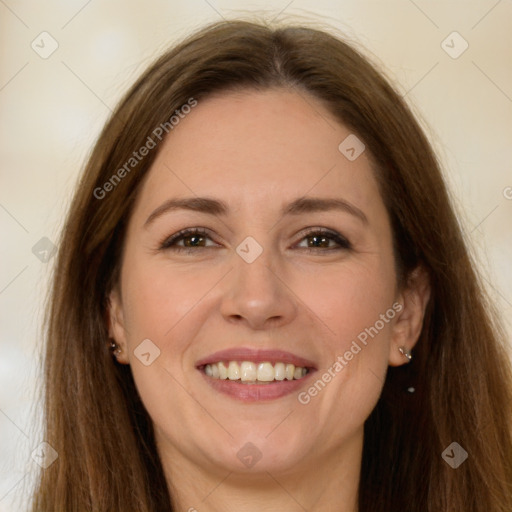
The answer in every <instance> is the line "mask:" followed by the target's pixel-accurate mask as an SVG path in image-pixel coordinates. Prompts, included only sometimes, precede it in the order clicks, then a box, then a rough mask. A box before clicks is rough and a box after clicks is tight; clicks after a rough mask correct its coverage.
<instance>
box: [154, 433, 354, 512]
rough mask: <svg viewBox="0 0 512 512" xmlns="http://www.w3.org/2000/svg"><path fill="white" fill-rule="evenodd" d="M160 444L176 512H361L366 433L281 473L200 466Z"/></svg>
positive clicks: (254, 468)
mask: <svg viewBox="0 0 512 512" xmlns="http://www.w3.org/2000/svg"><path fill="white" fill-rule="evenodd" d="M159 444H160V449H159V451H160V454H161V458H162V462H163V466H164V471H165V473H166V477H167V481H168V484H169V489H170V490H171V497H172V501H173V507H174V508H173V510H174V511H176V512H202V511H206V510H207V511H208V512H230V511H236V512H259V511H261V510H265V511H267V512H274V511H275V512H278V511H279V512H305V511H306V510H307V511H308V512H326V511H332V512H334V511H336V512H357V494H358V485H359V472H360V468H361V455H362V434H361V435H358V437H357V438H356V439H355V440H353V441H352V442H351V443H349V445H348V446H344V447H340V449H339V450H336V452H335V453H331V454H329V455H327V456H326V455H325V454H322V456H321V458H320V459H317V458H315V457H314V456H311V457H305V458H304V459H302V460H301V463H300V466H296V467H293V468H288V469H287V470H280V471H273V470H272V468H264V469H260V470H259V471H256V469H257V465H256V466H254V467H253V468H251V469H250V470H246V471H245V472H240V471H239V470H238V469H236V470H235V469H233V468H227V467H222V468H221V467H218V466H217V467H215V466H210V465H206V463H203V464H198V463H197V462H196V461H191V460H190V459H189V458H187V457H185V456H184V455H183V454H182V453H180V452H179V451H177V450H174V449H172V448H170V446H169V445H167V446H166V445H165V443H159ZM203 462H204V461H203Z"/></svg>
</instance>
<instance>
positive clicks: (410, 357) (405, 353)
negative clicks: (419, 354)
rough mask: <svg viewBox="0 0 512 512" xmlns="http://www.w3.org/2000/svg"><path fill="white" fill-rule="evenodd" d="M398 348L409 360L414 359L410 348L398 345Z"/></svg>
mask: <svg viewBox="0 0 512 512" xmlns="http://www.w3.org/2000/svg"><path fill="white" fill-rule="evenodd" d="M398 350H400V353H401V354H402V355H403V356H405V357H406V358H407V359H408V360H409V361H410V360H411V359H412V354H411V351H410V350H408V349H407V348H406V347H403V346H402V347H398Z"/></svg>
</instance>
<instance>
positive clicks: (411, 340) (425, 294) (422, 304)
mask: <svg viewBox="0 0 512 512" xmlns="http://www.w3.org/2000/svg"><path fill="white" fill-rule="evenodd" d="M429 299H430V279H429V277H428V273H427V271H426V270H425V268H424V267H422V266H418V267H416V268H415V269H414V270H413V271H412V273H411V274H410V276H409V278H408V280H407V284H406V286H405V287H404V288H403V289H402V290H401V291H400V293H399V295H398V297H397V300H396V303H398V304H400V305H401V306H402V308H401V309H400V310H399V309H398V308H396V310H397V311H398V314H397V316H396V317H395V320H394V324H393V327H392V334H391V336H392V338H391V345H390V352H389V365H390V366H401V365H402V364H405V363H407V362H408V359H407V358H406V357H405V356H404V355H403V354H402V353H401V352H400V350H399V348H400V347H405V349H406V350H409V351H411V350H412V349H413V347H414V345H416V342H417V341H418V338H419V337H420V334H421V330H422V328H423V318H424V316H425V310H426V308H427V304H428V301H429Z"/></svg>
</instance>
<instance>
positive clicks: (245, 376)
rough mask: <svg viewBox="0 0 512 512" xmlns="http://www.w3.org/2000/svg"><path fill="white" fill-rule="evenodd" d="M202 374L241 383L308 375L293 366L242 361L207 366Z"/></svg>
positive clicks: (299, 377)
mask: <svg viewBox="0 0 512 512" xmlns="http://www.w3.org/2000/svg"><path fill="white" fill-rule="evenodd" d="M204 372H205V373H206V375H208V376H209V377H213V378H214V379H229V380H241V381H242V382H251V381H252V382H254V381H260V382H272V381H273V380H284V379H286V380H293V379H302V377H304V375H306V374H307V373H308V370H307V368H303V367H302V366H297V367H296V366H295V365H293V364H286V363H275V364H274V365H273V366H272V364H271V363H269V362H264V363H252V362H250V361H243V362H242V363H241V364H238V362H237V361H229V363H224V362H223V361H220V362H218V363H213V364H207V365H206V366H205V367H204Z"/></svg>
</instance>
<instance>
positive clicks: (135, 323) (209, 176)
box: [110, 89, 429, 512]
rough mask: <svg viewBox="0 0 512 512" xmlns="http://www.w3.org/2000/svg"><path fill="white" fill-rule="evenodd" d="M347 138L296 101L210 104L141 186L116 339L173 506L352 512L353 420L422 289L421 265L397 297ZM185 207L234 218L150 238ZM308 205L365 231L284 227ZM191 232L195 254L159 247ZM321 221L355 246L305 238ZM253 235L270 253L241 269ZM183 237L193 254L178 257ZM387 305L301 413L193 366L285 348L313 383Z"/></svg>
mask: <svg viewBox="0 0 512 512" xmlns="http://www.w3.org/2000/svg"><path fill="white" fill-rule="evenodd" d="M350 133H351V132H350V130H349V129H347V128H346V127H345V126H343V125H342V124H340V123H339V122H337V121H336V120H335V119H334V118H333V117H332V116H331V114H330V113H329V112H328V111H327V110H326V109H325V107H324V106H323V105H322V104H321V103H320V102H318V101H317V100H316V99H315V98H313V97H311V96H309V95H306V94H304V93H301V94H300V95H299V94H297V93H296V92H293V91H289V90H282V89H274V90H268V91H264V92H255V91H242V92H238V93H236V94H235V93H229V94H225V95H217V96H214V97H209V98H208V99H206V100H203V101H200V102H199V103H198V105H197V106H196V107H195V108H194V109H193V110H192V111H191V113H190V114H188V115H187V116H186V118H185V119H183V120H181V122H180V124H179V125H177V126H176V127H175V128H174V130H173V131H172V133H171V136H169V137H168V138H167V139H166V140H165V141H164V142H163V143H162V144H163V146H162V147H161V151H160V153H159V155H158V157H157V159H156V161H155V162H154V164H153V166H152V168H151V170H150V171H149V173H148V175H147V177H146V179H145V181H144V183H143V185H142V188H141V190H140V192H139V196H138V199H137V202H136V205H135V209H134V211H133V215H132V217H131V219H130V222H129V226H128V231H127V238H126V241H125V242H126V245H125V251H124V254H123V260H122V267H121V277H120V283H119V286H118V287H117V288H116V289H114V290H113V291H112V293H111V296H110V303H111V307H110V331H111V336H112V337H114V339H115V340H116V341H117V343H118V344H119V345H120V347H121V354H120V355H119V356H118V360H119V361H120V362H121V363H125V364H130V365H131V369H132V372H133V375H134V378H135V382H136V385H137V388H138V390H139V393H140V395H141V397H142V400H143V402H144V405H145V407H146V408H147V411H148V413H149V414H150V416H151V418H152V420H153V423H154V425H155V431H156V437H157V444H158V449H159V453H160V456H161V459H162V462H163V465H164V470H165V472H166V475H167V477H168V480H169V483H170V486H171V493H172V496H173V499H174V502H175V506H176V509H177V510H180V511H187V510H194V509H195V510H199V511H201V510H208V511H224V512H225V511H231V510H233V511H234V510H236V511H238V512H241V511H242V512H243V511H256V510H258V511H259V510H268V511H283V510H286V511H303V510H304V509H307V510H308V511H311V512H313V511H320V510H321V511H330V510H333V511H334V510H336V511H343V512H353V511H356V510H357V488H358V482H359V471H360V463H361V453H362V443H363V425H364V422H365V420H366V418H367V417H368V416H369V414H370V413H371V411H372V409H373V408H374V406H375V404H376V402H377V400H378V398H379V395H380V393H381V391H382V386H383V382H384V379H385V374H386V371H387V368H388V365H393V366H398V365H401V364H406V363H407V359H406V358H405V357H404V356H403V355H402V354H401V353H400V352H399V350H398V347H400V346H405V347H407V348H409V349H412V348H413V346H414V344H415V342H416V341H417V339H418V336H419V334H420V331H421V326H422V321H423V315H424V311H425V307H426V304H427V301H428V297H429V286H428V283H427V281H426V277H425V274H424V273H423V272H421V271H418V272H417V273H416V274H415V278H414V279H413V280H412V282H411V284H410V286H408V288H405V289H398V288H397V284H396V274H395V269H394V260H393V253H392V237H391V227H390V222H389V216H388V214H387V211H386V209H385V206H384V203H383V201H382V198H381V196H380V194H379V190H378V187H377V183H376V181H375V179H374V177H373V173H372V168H371V161H370V155H369V154H368V151H364V152H363V153H362V154H361V155H360V156H359V157H358V158H357V159H356V160H354V161H349V160H348V159H347V158H346V157H345V156H344V155H343V154H342V153H341V152H340V151H339V150H338V145H339V144H340V142H341V141H343V140H344V139H345V138H346V137H347V136H348V135H349V134H350ZM193 196H201V197H203V196H208V197H211V198H216V199H222V200H224V201H225V202H226V203H227V204H228V206H229V208H230V211H229V213H228V215H226V216H215V215H208V214H206V213H199V212H192V211H185V210H175V211H169V212H167V213H165V214H162V215H161V216H159V217H157V218H155V219H154V220H153V221H152V222H150V223H149V225H147V226H144V223H145V222H146V220H147V219H148V217H149V216H150V215H151V213H152V212H153V211H154V210H155V209H156V208H158V207H159V206H160V205H161V204H162V203H164V202H165V201H167V200H168V199H170V198H181V197H193ZM302 196H307V197H313V196H314V197H320V198H332V197H335V198H343V199H344V200H345V201H347V202H350V203H351V204H352V205H354V206H355V207H357V208H358V209H360V210H361V211H362V212H364V215H365V216H366V218H367V221H368V222H367V223H365V222H363V221H361V220H360V219H359V218H357V217H356V216H354V215H352V214H350V213H348V212H345V211H340V210H331V211H324V212H315V213H306V214H300V215H295V216H287V217H282V216H280V215H279V211H280V209H281V207H282V206H283V205H284V204H287V203H289V202H291V201H292V200H294V199H296V198H299V197H302ZM193 227H204V228H208V230H209V232H210V234H209V235H208V236H209V237H210V238H204V239H200V241H199V243H198V242H197V239H196V240H195V245H196V247H195V248H193V249H192V251H195V252H191V253H179V252H173V251H172V250H171V249H165V250H164V249H159V246H160V245H159V244H160V242H162V240H164V239H166V238H168V237H169V236H170V235H172V234H174V233H176V232H178V231H179V230H181V229H184V228H193ZM319 227H320V228H321V227H324V228H328V229H330V230H334V231H336V232H338V233H340V234H341V235H343V236H344V237H346V238H347V239H348V240H349V241H350V243H351V244H352V248H351V249H345V248H341V249H340V250H337V251H328V250H326V249H325V247H336V246H337V244H336V242H335V241H334V240H332V241H324V242H323V243H322V242H320V243H319V242H317V243H316V245H315V244H314V240H312V237H311V236H309V237H308V238H305V236H306V233H305V230H306V229H307V228H319ZM247 236H251V237H253V238H254V239H255V240H256V241H257V242H258V243H259V245H260V246H261V247H262V248H263V252H262V254H261V255H260V256H259V257H258V258H257V259H256V260H255V261H254V262H252V263H250V264H249V263H247V262H246V261H244V260H243V259H242V258H241V257H240V256H239V255H238V254H237V252H236V248H237V246H238V245H239V244H240V243H241V242H242V241H243V240H244V239H245V238H246V237H247ZM308 241H309V243H310V244H311V242H313V248H312V252H309V253H308V252H306V248H307V247H308ZM186 242H188V245H194V243H192V244H191V243H190V242H191V239H190V238H189V239H186V240H182V241H181V242H178V245H179V246H182V247H183V246H184V245H185V243H186ZM192 242H194V240H192ZM205 246H206V247H205ZM393 303H399V304H401V305H402V306H403V308H402V310H401V312H400V313H397V314H396V315H395V316H394V318H393V319H392V320H389V322H388V323H385V325H384V328H382V329H381V330H380V331H379V332H378V334H377V335H376V336H374V337H373V338H369V342H368V344H367V345H366V346H364V347H363V349H362V350H361V351H360V352H359V353H357V355H355V356H354V358H353V359H352V360H351V361H350V362H349V363H348V364H347V366H346V367H344V369H343V370H342V371H340V372H339V373H338V374H336V377H335V378H333V379H332V380H331V382H329V383H328V384H327V385H326V386H325V388H324V389H322V391H321V392H319V393H318V394H317V396H315V397H314V398H312V399H311V401H310V402H309V403H308V404H306V405H303V404H301V403H299V401H298V399H297V393H292V394H290V395H287V396H285V397H282V398H279V399H275V400H271V401H267V402H252V403H243V402H240V401H237V400H235V399H233V398H231V397H228V396H225V395H222V394H220V393H218V392H217V391H215V390H213V389H212V388H211V387H210V386H209V385H208V384H207V383H206V382H205V379H204V377H203V376H202V375H201V373H200V372H199V371H198V370H197V369H196V368H195V363H196V362H197V361H198V360H199V359H200V358H203V357H205V356H207V355H209V354H211V353H213V352H216V351H218V350H221V349H226V348H232V347H237V346H245V347H253V348H266V349H281V350H287V351H290V352H292V353H294V354H297V355H299V356H302V357H305V358H307V359H310V360H312V361H314V362H315V366H316V368H317V371H318V373H317V375H318V376H321V375H322V374H323V373H324V372H325V371H326V370H327V369H328V368H330V367H332V366H333V364H334V363H335V361H336V360H337V357H338V356H340V355H343V354H344V353H345V352H346V351H347V350H348V349H349V348H350V346H351V344H352V342H353V341H354V340H356V339H357V335H358V334H359V333H361V332H362V331H364V329H365V328H368V327H370V326H374V324H375V322H376V321H377V320H379V318H380V316H379V315H381V314H385V313H386V311H387V310H389V309H390V308H391V307H392V305H393ZM144 339H150V340H151V341H152V342H153V343H154V344H155V345H156V346H158V348H159V350H160V356H159V357H158V358H157V359H156V360H155V361H154V362H153V363H152V364H150V365H149V366H145V365H143V364H141V362H140V361H139V360H138V359H137V358H136V357H135V355H134V350H135V349H136V348H137V346H138V345H139V344H140V343H141V341H142V340H144ZM315 380H316V376H315V378H313V379H309V380H308V384H306V385H304V387H303V388H301V389H300V391H304V390H307V389H308V388H309V387H310V386H311V384H312V383H313V382H314V381H315ZM248 442H250V443H252V444H253V445H255V446H256V448H257V451H258V452H259V453H260V454H261V459H260V460H259V461H258V462H257V463H256V464H255V465H253V466H252V467H246V466H245V465H244V464H242V463H241V461H240V460H239V458H238V457H237V453H238V451H239V450H240V449H241V448H242V447H243V446H244V445H245V444H246V443H248Z"/></svg>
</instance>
